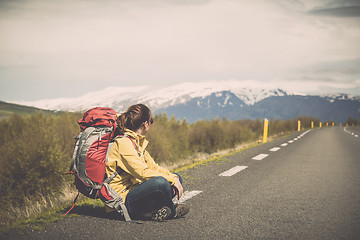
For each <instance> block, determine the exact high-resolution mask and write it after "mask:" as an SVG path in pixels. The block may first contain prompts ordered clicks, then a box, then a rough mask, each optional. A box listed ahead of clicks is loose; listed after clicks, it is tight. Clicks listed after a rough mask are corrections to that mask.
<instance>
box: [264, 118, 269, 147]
mask: <svg viewBox="0 0 360 240" xmlns="http://www.w3.org/2000/svg"><path fill="white" fill-rule="evenodd" d="M268 128H269V121H268V120H267V119H266V118H265V119H264V133H263V143H266V142H267V135H268Z"/></svg>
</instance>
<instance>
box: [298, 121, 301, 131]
mask: <svg viewBox="0 0 360 240" xmlns="http://www.w3.org/2000/svg"><path fill="white" fill-rule="evenodd" d="M300 129H301V122H300V120H298V132H300Z"/></svg>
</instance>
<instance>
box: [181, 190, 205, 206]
mask: <svg viewBox="0 0 360 240" xmlns="http://www.w3.org/2000/svg"><path fill="white" fill-rule="evenodd" d="M201 192H202V191H197V190H194V191H185V192H184V193H183V195H182V196H181V198H180V199H179V200H178V201H177V202H178V203H183V202H185V201H186V200H189V199H190V198H192V197H194V196H196V195H198V194H199V193H201ZM175 201H176V200H175Z"/></svg>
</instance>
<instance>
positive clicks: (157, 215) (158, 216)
mask: <svg viewBox="0 0 360 240" xmlns="http://www.w3.org/2000/svg"><path fill="white" fill-rule="evenodd" d="M170 216H171V210H170V208H169V207H166V206H164V207H162V208H160V209H159V210H157V211H154V212H153V213H152V216H151V219H152V220H154V221H158V222H162V221H165V220H166V219H169V217H170Z"/></svg>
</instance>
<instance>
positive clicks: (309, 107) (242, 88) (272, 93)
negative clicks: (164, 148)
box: [17, 81, 360, 122]
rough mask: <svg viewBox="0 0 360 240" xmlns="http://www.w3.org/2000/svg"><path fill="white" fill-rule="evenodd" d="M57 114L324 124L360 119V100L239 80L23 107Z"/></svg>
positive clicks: (106, 92)
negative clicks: (136, 112) (301, 119)
mask: <svg viewBox="0 0 360 240" xmlns="http://www.w3.org/2000/svg"><path fill="white" fill-rule="evenodd" d="M17 103H18V104H22V105H28V106H34V107H37V108H42V109H49V110H57V111H84V110H87V109H89V108H92V107H97V106H103V107H111V108H113V109H115V110H116V111H118V112H122V111H124V110H126V108H127V107H128V106H130V105H132V104H136V103H144V104H146V105H148V106H149V107H150V108H151V110H152V111H153V112H154V113H155V114H156V113H167V114H168V115H169V116H172V115H174V116H175V117H176V118H178V119H183V118H186V119H187V121H189V122H195V121H197V120H211V119H213V118H220V119H221V118H227V119H229V120H235V119H245V118H247V119H255V118H260V119H262V118H274V119H291V118H296V117H297V116H300V115H302V116H311V117H315V118H319V119H320V120H321V121H337V122H345V121H346V120H347V119H348V118H349V117H352V118H358V119H360V97H359V96H349V95H346V94H339V95H325V96H309V95H305V94H293V93H287V92H285V91H283V90H281V89H278V88H274V89H266V88H263V87H254V86H253V85H251V84H247V85H244V83H243V82H238V81H223V82H200V83H182V84H178V85H175V86H170V87H163V88H154V87H150V86H142V87H137V88H120V87H108V88H106V89H103V90H101V91H98V92H90V93H87V94H84V95H82V96H79V97H76V98H60V99H45V100H40V101H34V102H17Z"/></svg>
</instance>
